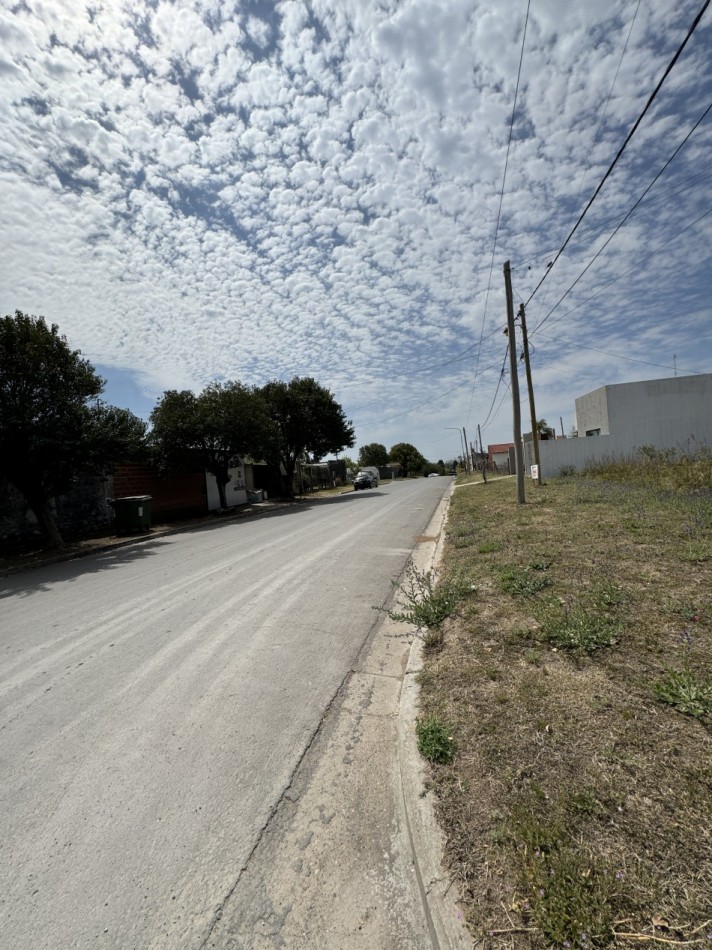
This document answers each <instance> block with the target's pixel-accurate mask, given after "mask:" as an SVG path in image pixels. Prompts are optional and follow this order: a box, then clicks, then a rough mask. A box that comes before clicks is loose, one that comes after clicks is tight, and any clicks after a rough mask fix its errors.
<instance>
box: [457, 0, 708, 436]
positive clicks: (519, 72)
mask: <svg viewBox="0 0 712 950" xmlns="http://www.w3.org/2000/svg"><path fill="white" fill-rule="evenodd" d="M708 2H709V0H708ZM530 5H531V0H527V12H526V16H525V17H524V32H523V34H522V48H521V50H520V53H519V69H518V70H517V84H516V86H515V89H514V102H513V103H512V117H511V119H510V120H509V138H508V139H507V154H506V155H505V158H504V173H503V174H502V187H501V189H500V192H499V207H498V208H497V221H496V223H495V227H494V241H493V243H492V259H491V260H490V269H489V277H488V279H487V292H486V294H485V308H484V312H483V314H482V327H481V329H480V343H479V345H480V346H481V345H482V338H483V334H484V332H485V320H486V318H487V305H488V303H489V294H490V289H491V287H492V270H493V268H494V255H495V252H496V250H497V235H498V234H499V222H500V218H501V215H502V202H503V201H504V185H505V182H506V181H507V168H508V166H509V150H510V148H511V145H512V134H513V131H514V116H515V114H516V111H517V99H518V96H519V81H520V79H521V76H522V62H523V61H524V43H525V41H526V38H527V26H528V24H529V7H530ZM480 352H481V350H478V351H477V360H476V362H475V375H474V378H473V380H472V392H471V393H470V408H469V409H468V412H467V421H468V422H469V421H470V413H471V412H472V401H473V399H474V398H475V385H476V383H477V372H478V370H479V366H480Z"/></svg>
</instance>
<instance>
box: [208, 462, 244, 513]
mask: <svg viewBox="0 0 712 950" xmlns="http://www.w3.org/2000/svg"><path fill="white" fill-rule="evenodd" d="M228 471H229V473H230V481H229V482H228V483H227V485H226V486H225V501H226V503H227V506H228V508H233V507H234V506H235V505H246V504H247V492H246V491H245V469H244V466H242V465H236V466H235V467H234V468H230V469H228ZM205 487H206V489H207V492H208V511H216V510H217V509H218V508H219V507H220V492H219V491H218V483H217V482H216V481H215V476H214V475H211V474H210V473H209V472H206V473H205Z"/></svg>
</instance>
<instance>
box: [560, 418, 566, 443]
mask: <svg viewBox="0 0 712 950" xmlns="http://www.w3.org/2000/svg"><path fill="white" fill-rule="evenodd" d="M559 425H560V426H561V438H562V439H565V438H566V436H565V435H564V420H563V419H562V418H561V416H559Z"/></svg>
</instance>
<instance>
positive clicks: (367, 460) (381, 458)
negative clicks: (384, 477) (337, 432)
mask: <svg viewBox="0 0 712 950" xmlns="http://www.w3.org/2000/svg"><path fill="white" fill-rule="evenodd" d="M358 464H359V466H360V467H361V468H366V467H367V466H373V465H375V466H376V468H381V467H382V466H383V465H388V450H387V449H386V447H385V445H381V443H380V442H370V443H369V444H368V445H362V446H361V448H360V449H359V451H358Z"/></svg>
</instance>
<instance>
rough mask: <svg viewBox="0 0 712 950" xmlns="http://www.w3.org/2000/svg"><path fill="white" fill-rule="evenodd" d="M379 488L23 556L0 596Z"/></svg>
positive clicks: (375, 494)
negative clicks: (177, 540) (61, 552)
mask: <svg viewBox="0 0 712 950" xmlns="http://www.w3.org/2000/svg"><path fill="white" fill-rule="evenodd" d="M383 496H384V492H382V491H379V490H378V489H369V490H368V491H359V492H354V491H346V492H343V493H342V494H340V495H332V496H329V497H326V498H325V497H321V498H319V497H314V498H298V499H295V500H294V501H289V502H273V503H269V502H268V503H266V504H265V505H264V507H262V506H261V505H254V506H251V507H248V508H242V509H239V510H237V511H236V512H235V513H234V514H229V515H223V516H207V517H206V518H205V519H191V521H190V522H187V523H185V522H184V523H182V524H169V525H156V526H155V527H154V529H153V532H152V533H151V534H150V535H148V536H144V537H141V536H138V537H136V538H122V537H108V538H105V539H101V543H100V544H99V545H96V544H95V545H94V546H88V547H87V548H85V549H84V550H75V551H71V552H68V553H67V555H66V556H65V557H62V556H60V558H59V559H57V560H56V561H52V560H51V559H50V560H49V561H45V562H44V563H43V562H42V561H38V562H37V563H34V564H33V563H31V562H28V563H27V564H26V565H24V566H23V568H22V569H21V570H18V571H16V572H15V573H12V574H8V575H7V576H5V577H1V576H0V599H2V598H4V597H10V596H13V595H17V594H19V595H20V596H23V597H29V596H31V595H32V594H41V593H43V592H46V591H48V590H50V588H51V586H52V585H53V584H56V583H58V582H60V581H63V582H66V581H74V580H76V579H77V577H79V576H80V575H83V574H95V573H97V572H99V571H107V570H114V569H115V568H118V567H122V566H123V565H124V564H128V563H130V562H134V561H137V560H139V559H141V558H148V557H153V556H154V554H155V553H156V548H157V547H158V546H159V545H160V543H161V541H162V539H163V538H167V537H171V536H172V535H175V534H187V533H189V532H191V531H215V530H216V529H220V528H226V527H235V526H236V525H238V524H239V523H240V522H242V521H243V520H245V519H247V520H250V521H251V520H252V516H255V515H259V516H260V517H269V518H276V517H284V516H286V515H298V514H299V513H300V512H303V511H305V510H307V509H309V508H315V507H319V506H324V505H337V504H353V503H355V502H359V503H362V502H364V501H365V500H366V499H368V498H371V499H376V498H382V497H383Z"/></svg>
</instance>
